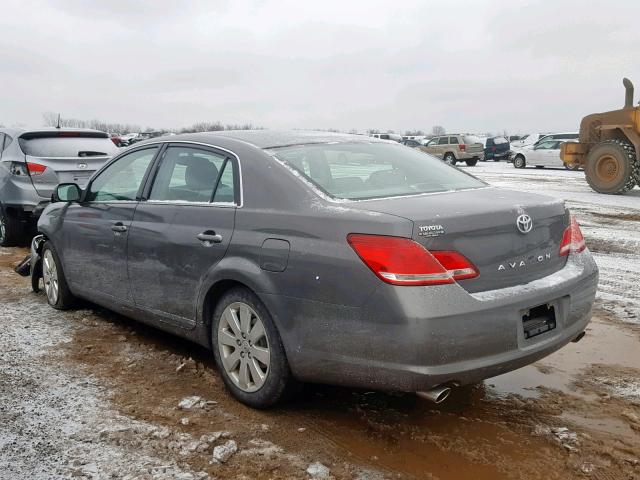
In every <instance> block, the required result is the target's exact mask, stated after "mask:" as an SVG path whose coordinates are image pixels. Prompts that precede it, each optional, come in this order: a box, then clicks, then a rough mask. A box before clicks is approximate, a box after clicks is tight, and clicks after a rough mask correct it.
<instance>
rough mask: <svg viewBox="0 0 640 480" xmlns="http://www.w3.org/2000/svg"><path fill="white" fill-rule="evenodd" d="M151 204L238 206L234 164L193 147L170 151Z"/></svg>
mask: <svg viewBox="0 0 640 480" xmlns="http://www.w3.org/2000/svg"><path fill="white" fill-rule="evenodd" d="M149 200H151V201H176V202H194V203H209V202H212V201H214V202H224V203H234V201H235V188H234V165H233V162H232V161H231V159H229V158H228V157H227V156H225V155H221V154H217V153H213V152H211V151H209V150H202V149H199V148H193V147H183V146H176V147H169V148H167V150H166V152H165V154H164V156H163V158H162V163H161V164H160V168H159V169H158V173H157V174H156V177H155V180H154V182H153V187H152V188H151V193H150V194H149Z"/></svg>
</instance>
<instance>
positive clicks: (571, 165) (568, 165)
mask: <svg viewBox="0 0 640 480" xmlns="http://www.w3.org/2000/svg"><path fill="white" fill-rule="evenodd" d="M564 168H566V169H567V170H573V171H576V170H580V165H579V164H577V163H565V164H564Z"/></svg>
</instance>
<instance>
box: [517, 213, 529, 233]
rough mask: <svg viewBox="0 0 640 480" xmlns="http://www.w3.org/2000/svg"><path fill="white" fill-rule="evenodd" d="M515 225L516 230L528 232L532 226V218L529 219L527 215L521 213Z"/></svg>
mask: <svg viewBox="0 0 640 480" xmlns="http://www.w3.org/2000/svg"><path fill="white" fill-rule="evenodd" d="M516 226H517V227H518V230H520V233H529V232H530V231H531V229H532V228H533V220H531V217H530V216H529V215H527V214H526V213H523V214H521V215H518V218H517V219H516Z"/></svg>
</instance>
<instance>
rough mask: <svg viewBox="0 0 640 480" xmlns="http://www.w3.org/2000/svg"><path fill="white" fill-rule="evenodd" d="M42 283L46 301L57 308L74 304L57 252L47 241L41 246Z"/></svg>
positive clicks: (66, 307)
mask: <svg viewBox="0 0 640 480" xmlns="http://www.w3.org/2000/svg"><path fill="white" fill-rule="evenodd" d="M42 283H43V284H44V292H45V294H46V295H47V303H48V304H49V305H51V306H52V307H53V308H55V309H57V310H68V309H69V308H71V307H73V306H74V304H75V297H74V296H73V294H72V293H71V292H70V291H69V287H68V285H67V280H66V279H65V276H64V273H63V271H62V266H61V264H60V259H59V258H58V254H57V253H56V252H55V250H54V249H53V246H52V245H51V244H50V243H49V242H47V243H45V244H44V247H43V248H42Z"/></svg>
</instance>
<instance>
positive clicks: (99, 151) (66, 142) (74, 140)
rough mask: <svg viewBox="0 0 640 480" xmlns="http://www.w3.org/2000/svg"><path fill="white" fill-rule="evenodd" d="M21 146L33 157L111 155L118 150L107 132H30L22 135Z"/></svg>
mask: <svg viewBox="0 0 640 480" xmlns="http://www.w3.org/2000/svg"><path fill="white" fill-rule="evenodd" d="M20 147H21V148H22V151H23V152H24V153H25V154H26V155H29V156H31V157H49V158H64V157H67V158H68V157H90V156H111V155H115V154H116V153H117V152H118V147H116V146H115V145H114V143H113V142H112V141H111V139H110V138H109V137H108V136H107V134H106V133H105V134H100V133H95V134H94V133H75V132H43V133H40V134H37V133H28V134H23V135H22V136H21V137H20Z"/></svg>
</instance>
